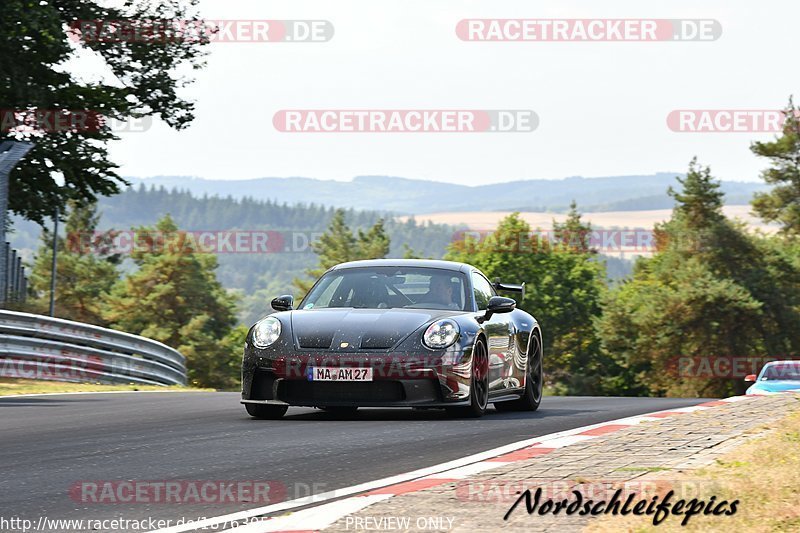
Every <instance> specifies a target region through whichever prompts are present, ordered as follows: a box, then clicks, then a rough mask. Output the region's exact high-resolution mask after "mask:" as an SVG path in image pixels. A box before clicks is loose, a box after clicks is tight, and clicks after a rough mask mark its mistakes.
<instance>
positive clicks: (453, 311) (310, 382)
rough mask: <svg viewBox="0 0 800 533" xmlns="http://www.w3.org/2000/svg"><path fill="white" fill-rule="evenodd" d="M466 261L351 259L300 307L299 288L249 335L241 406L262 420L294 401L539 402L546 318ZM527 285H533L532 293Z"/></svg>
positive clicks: (475, 412)
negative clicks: (521, 305) (529, 310)
mask: <svg viewBox="0 0 800 533" xmlns="http://www.w3.org/2000/svg"><path fill="white" fill-rule="evenodd" d="M498 290H499V291H514V292H520V293H523V291H524V290H525V286H524V284H522V285H510V284H505V283H499V282H496V283H491V282H490V281H489V280H488V279H487V278H486V276H484V275H483V273H482V272H480V271H479V270H478V269H476V268H474V267H472V266H470V265H466V264H463V263H452V262H449V261H432V260H417V259H376V260H369V261H354V262H351V263H343V264H340V265H337V266H335V267H333V268H331V269H330V270H328V271H327V272H326V273H325V274H323V275H322V277H320V278H319V280H317V282H316V283H315V284H314V286H313V287H312V288H311V290H310V291H309V292H308V294H307V295H306V297H305V298H304V299H303V301H302V302H301V303H300V305H299V306H298V308H297V309H293V301H292V297H291V296H280V297H278V298H275V299H274V300H273V301H272V308H273V309H275V311H277V312H276V313H273V314H271V315H269V316H267V317H265V318H263V319H262V320H260V321H259V322H258V323H256V324H255V325H254V326H253V327H252V328H250V331H249V332H248V334H247V339H246V341H245V347H244V358H243V361H242V403H243V404H244V405H245V407H246V408H247V412H248V413H249V414H250V415H251V416H253V417H256V418H279V417H281V416H283V414H284V413H286V410H287V408H288V406H290V405H299V406H313V407H319V408H322V409H325V410H328V411H331V412H334V413H339V414H347V413H353V412H354V411H355V410H356V409H358V407H361V406H365V407H419V408H430V407H434V408H445V409H447V410H448V411H450V412H452V413H453V414H456V415H459V416H470V417H478V416H481V415H483V413H484V411H485V410H486V406H487V405H488V404H489V403H490V402H491V403H494V405H495V408H496V409H498V410H527V411H533V410H536V409H537V408H538V407H539V402H540V401H541V398H542V333H541V329H540V327H539V324H538V323H537V322H536V319H535V318H533V317H532V316H531V315H529V314H528V313H526V312H524V311H522V310H520V309H516V302H515V301H514V300H512V299H511V298H504V297H502V296H498V295H497V291H498ZM523 294H524V293H523Z"/></svg>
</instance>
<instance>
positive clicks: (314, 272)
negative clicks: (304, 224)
mask: <svg viewBox="0 0 800 533" xmlns="http://www.w3.org/2000/svg"><path fill="white" fill-rule="evenodd" d="M345 215H346V212H345V210H344V209H337V210H336V212H335V213H334V214H333V219H332V220H331V223H330V225H329V226H328V230H327V231H326V232H325V233H323V234H322V236H321V237H320V238H319V239H318V240H317V241H315V242H314V243H312V244H311V248H312V249H313V250H314V252H315V253H316V254H317V257H318V258H319V264H318V266H317V268H313V269H309V270H307V271H306V274H308V276H309V277H310V278H311V279H299V278H296V279H295V280H294V285H295V287H297V289H298V290H299V291H300V292H301V293H302V294H305V293H307V292H308V291H309V289H311V286H312V285H313V283H314V282H315V281H316V280H317V278H319V277H320V276H321V275H322V274H324V273H325V271H326V270H328V269H329V268H331V267H332V266H335V265H338V264H339V263H346V262H347V261H357V260H360V259H378V258H382V257H386V256H387V255H388V253H389V245H390V240H389V236H388V235H387V234H386V229H385V228H384V222H383V219H382V218H381V219H378V221H377V222H376V223H375V224H374V225H373V226H372V227H371V228H370V229H369V230H367V231H363V230H360V229H359V230H358V236H357V237H356V236H354V235H353V230H351V229H350V227H349V226H348V225H347V222H345Z"/></svg>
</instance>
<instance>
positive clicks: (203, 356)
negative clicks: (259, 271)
mask: <svg viewBox="0 0 800 533" xmlns="http://www.w3.org/2000/svg"><path fill="white" fill-rule="evenodd" d="M135 233H136V234H137V238H138V241H137V242H138V244H137V246H136V248H135V249H134V251H133V253H132V259H133V261H134V263H135V264H136V266H137V267H138V269H137V270H136V271H135V272H133V273H131V274H129V275H128V276H126V277H125V279H124V280H121V281H120V282H119V283H117V285H116V286H115V287H114V289H113V290H112V291H111V294H109V295H108V296H107V297H106V298H105V302H104V313H103V316H104V318H105V319H106V320H107V321H108V322H109V323H111V325H112V326H113V327H114V328H117V329H120V330H123V331H127V332H129V333H134V334H136V335H142V336H144V337H148V338H151V339H155V340H158V341H161V342H163V343H165V344H167V345H168V346H171V347H173V348H175V349H177V350H178V351H180V352H181V353H183V354H184V355H185V356H186V358H187V369H188V372H189V380H190V383H191V384H192V385H196V386H201V387H217V388H230V387H232V386H234V385H235V384H236V382H237V380H238V364H239V362H240V358H241V345H240V346H238V347H232V346H231V345H230V342H228V341H226V338H228V336H229V335H230V334H231V328H232V327H233V325H234V323H235V316H234V303H235V302H234V298H233V297H232V296H230V295H229V294H227V293H226V292H225V290H224V289H223V288H222V285H220V283H219V282H218V281H217V279H216V275H215V273H214V271H215V269H216V267H217V259H216V256H214V255H212V254H204V253H198V252H197V251H196V250H195V249H194V246H193V243H192V241H191V240H190V239H189V238H187V236H186V234H183V233H181V232H179V231H178V227H177V225H176V224H175V223H174V222H173V220H172V218H171V217H170V216H169V215H167V216H165V217H164V218H162V219H161V220H159V221H158V223H157V224H156V226H155V227H154V228H148V227H140V228H137V229H136V230H135ZM234 348H235V349H234Z"/></svg>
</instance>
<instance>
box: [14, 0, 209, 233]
mask: <svg viewBox="0 0 800 533" xmlns="http://www.w3.org/2000/svg"><path fill="white" fill-rule="evenodd" d="M196 4H197V0H156V1H148V0H130V1H127V2H119V3H115V4H114V5H115V6H117V7H111V4H109V3H108V2H102V1H100V0H59V1H44V2H39V1H34V0H4V1H3V8H2V9H3V16H2V17H0V35H2V36H3V38H2V40H0V102H2V108H3V110H2V116H0V141H2V140H5V139H7V138H8V139H28V140H32V141H34V142H35V143H36V146H35V148H34V149H33V150H31V152H30V153H29V154H28V155H27V157H26V158H25V159H24V160H23V161H22V162H21V163H20V164H19V165H17V167H16V168H15V169H14V171H13V172H12V173H11V183H10V201H9V208H10V209H11V210H12V211H14V212H15V213H18V214H20V215H22V216H24V217H26V218H29V219H31V220H34V221H36V222H39V223H40V224H41V223H43V221H44V219H45V218H46V217H48V216H50V214H51V213H53V212H54V211H55V207H56V206H59V207H63V206H64V204H65V202H66V200H67V199H69V198H72V199H75V200H77V201H78V202H79V203H80V204H85V203H87V202H90V201H94V200H95V199H96V197H97V196H98V195H109V194H114V193H116V192H118V188H119V184H120V183H124V180H122V179H121V178H120V177H119V175H118V174H117V173H116V170H115V169H116V167H117V166H116V165H115V164H114V163H113V162H112V161H110V160H109V158H108V151H107V144H108V142H109V141H112V140H116V139H117V138H118V137H117V136H116V134H115V133H114V132H113V131H112V129H111V127H110V125H109V122H108V121H107V119H116V120H120V121H127V120H134V119H139V118H142V117H147V116H151V115H157V116H158V117H160V118H161V119H162V120H163V121H164V122H166V123H167V124H169V125H170V126H172V127H174V128H177V129H181V128H184V127H186V126H187V125H188V124H189V123H190V122H191V121H192V119H193V109H194V104H192V103H191V102H189V101H187V100H184V99H182V98H181V97H180V96H179V95H178V90H179V89H180V88H182V87H184V86H185V85H187V84H188V83H189V82H190V80H188V79H187V78H185V77H184V75H183V74H179V72H181V73H182V72H185V71H187V67H189V68H190V69H191V68H193V69H197V68H200V67H201V66H202V57H203V52H202V48H203V45H205V44H206V43H207V42H208V36H207V35H202V34H200V36H199V37H191V38H186V35H181V34H180V33H178V34H175V33H174V32H173V33H170V30H165V29H164V28H165V27H170V26H171V25H173V24H171V23H170V21H186V23H185V26H184V28H189V27H193V26H196V24H197V16H196V12H195V11H196V9H195V6H196ZM80 28H83V30H82V31H81V30H79V29H80ZM88 28H93V29H88ZM100 28H102V30H101V29H100ZM114 28H116V30H117V31H119V32H120V33H118V34H114V33H113V31H112V32H111V33H109V30H113V29H114ZM126 28H127V29H126ZM132 29H135V31H131V30H132ZM101 32H102V33H101ZM130 36H135V38H131V37H130ZM79 56H81V57H86V56H93V57H94V58H98V59H99V60H100V61H102V63H103V64H104V65H105V66H106V67H107V74H108V76H106V78H108V80H110V81H106V80H105V79H92V78H91V77H89V76H86V75H85V73H84V74H82V75H80V76H78V75H76V74H75V73H73V72H70V71H69V69H68V68H69V66H70V60H73V59H75V58H77V57H79ZM54 119H55V120H57V121H59V122H60V123H61V124H65V122H64V121H77V122H75V123H74V124H72V125H68V126H67V127H63V128H61V127H58V128H57V127H54ZM20 122H24V123H25V126H27V127H23V128H19V127H18V125H19V124H20ZM54 172H61V173H63V176H64V179H65V186H64V187H62V188H59V187H57V186H56V185H55V183H54V181H53V179H52V177H51V176H52V173H54ZM62 211H63V209H62Z"/></svg>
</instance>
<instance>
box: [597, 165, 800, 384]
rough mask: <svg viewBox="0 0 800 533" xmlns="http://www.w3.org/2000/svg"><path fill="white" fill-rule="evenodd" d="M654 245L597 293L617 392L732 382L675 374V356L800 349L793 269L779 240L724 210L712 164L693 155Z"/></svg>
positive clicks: (797, 276) (799, 280) (799, 305)
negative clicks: (628, 273) (617, 281)
mask: <svg viewBox="0 0 800 533" xmlns="http://www.w3.org/2000/svg"><path fill="white" fill-rule="evenodd" d="M681 183H682V185H683V189H682V190H681V191H680V192H676V191H670V194H671V195H672V196H673V197H674V198H675V199H676V201H677V202H678V203H677V205H676V207H675V209H674V210H673V215H672V218H671V219H670V220H669V221H667V222H665V223H664V224H661V225H658V226H657V227H656V242H657V253H655V254H654V256H653V257H652V258H651V259H640V260H639V262H637V264H636V267H635V269H634V274H633V279H632V280H630V281H629V282H626V283H623V284H622V285H621V286H620V287H618V288H617V289H616V290H614V291H613V292H612V293H611V294H609V297H608V298H607V299H606V301H605V305H604V309H603V315H602V318H601V319H600V320H599V321H598V322H597V329H598V334H599V336H600V338H601V339H602V345H603V351H604V352H605V354H606V355H607V356H608V357H609V359H611V360H613V362H614V363H613V367H615V368H616V369H618V370H617V371H615V372H613V373H614V374H617V375H616V376H613V377H611V378H610V379H608V380H607V386H608V389H609V390H615V391H616V392H618V393H621V394H643V393H644V394H648V393H649V394H655V395H670V396H722V395H726V394H732V393H741V392H742V391H743V387H744V384H743V382H742V381H741V379H739V380H731V379H726V378H721V377H717V378H709V377H707V376H703V375H691V373H690V372H680V371H679V369H678V365H679V361H680V358H708V359H705V360H709V361H713V360H714V359H715V358H729V357H737V358H755V357H764V356H777V355H786V354H790V353H796V352H797V350H798V349H799V348H800V338H798V336H797V335H796V333H794V332H796V331H799V330H800V312H799V311H800V270H798V268H797V263H796V261H795V262H794V263H793V261H792V259H791V256H790V254H789V253H787V249H786V247H785V246H784V245H783V243H782V241H780V240H778V239H775V238H763V237H760V236H758V235H750V234H748V233H746V232H745V230H744V228H743V226H741V225H739V224H736V223H733V222H731V221H729V220H728V219H726V218H725V217H724V215H723V214H722V210H721V208H722V203H723V202H722V200H723V198H722V194H721V193H720V191H719V188H718V187H719V186H718V183H717V182H715V181H714V180H713V178H712V177H711V173H710V170H709V169H708V168H707V167H706V168H699V167H698V166H697V164H696V161H694V160H693V161H692V163H691V164H690V167H689V173H688V174H687V176H686V178H685V179H684V180H681Z"/></svg>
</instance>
